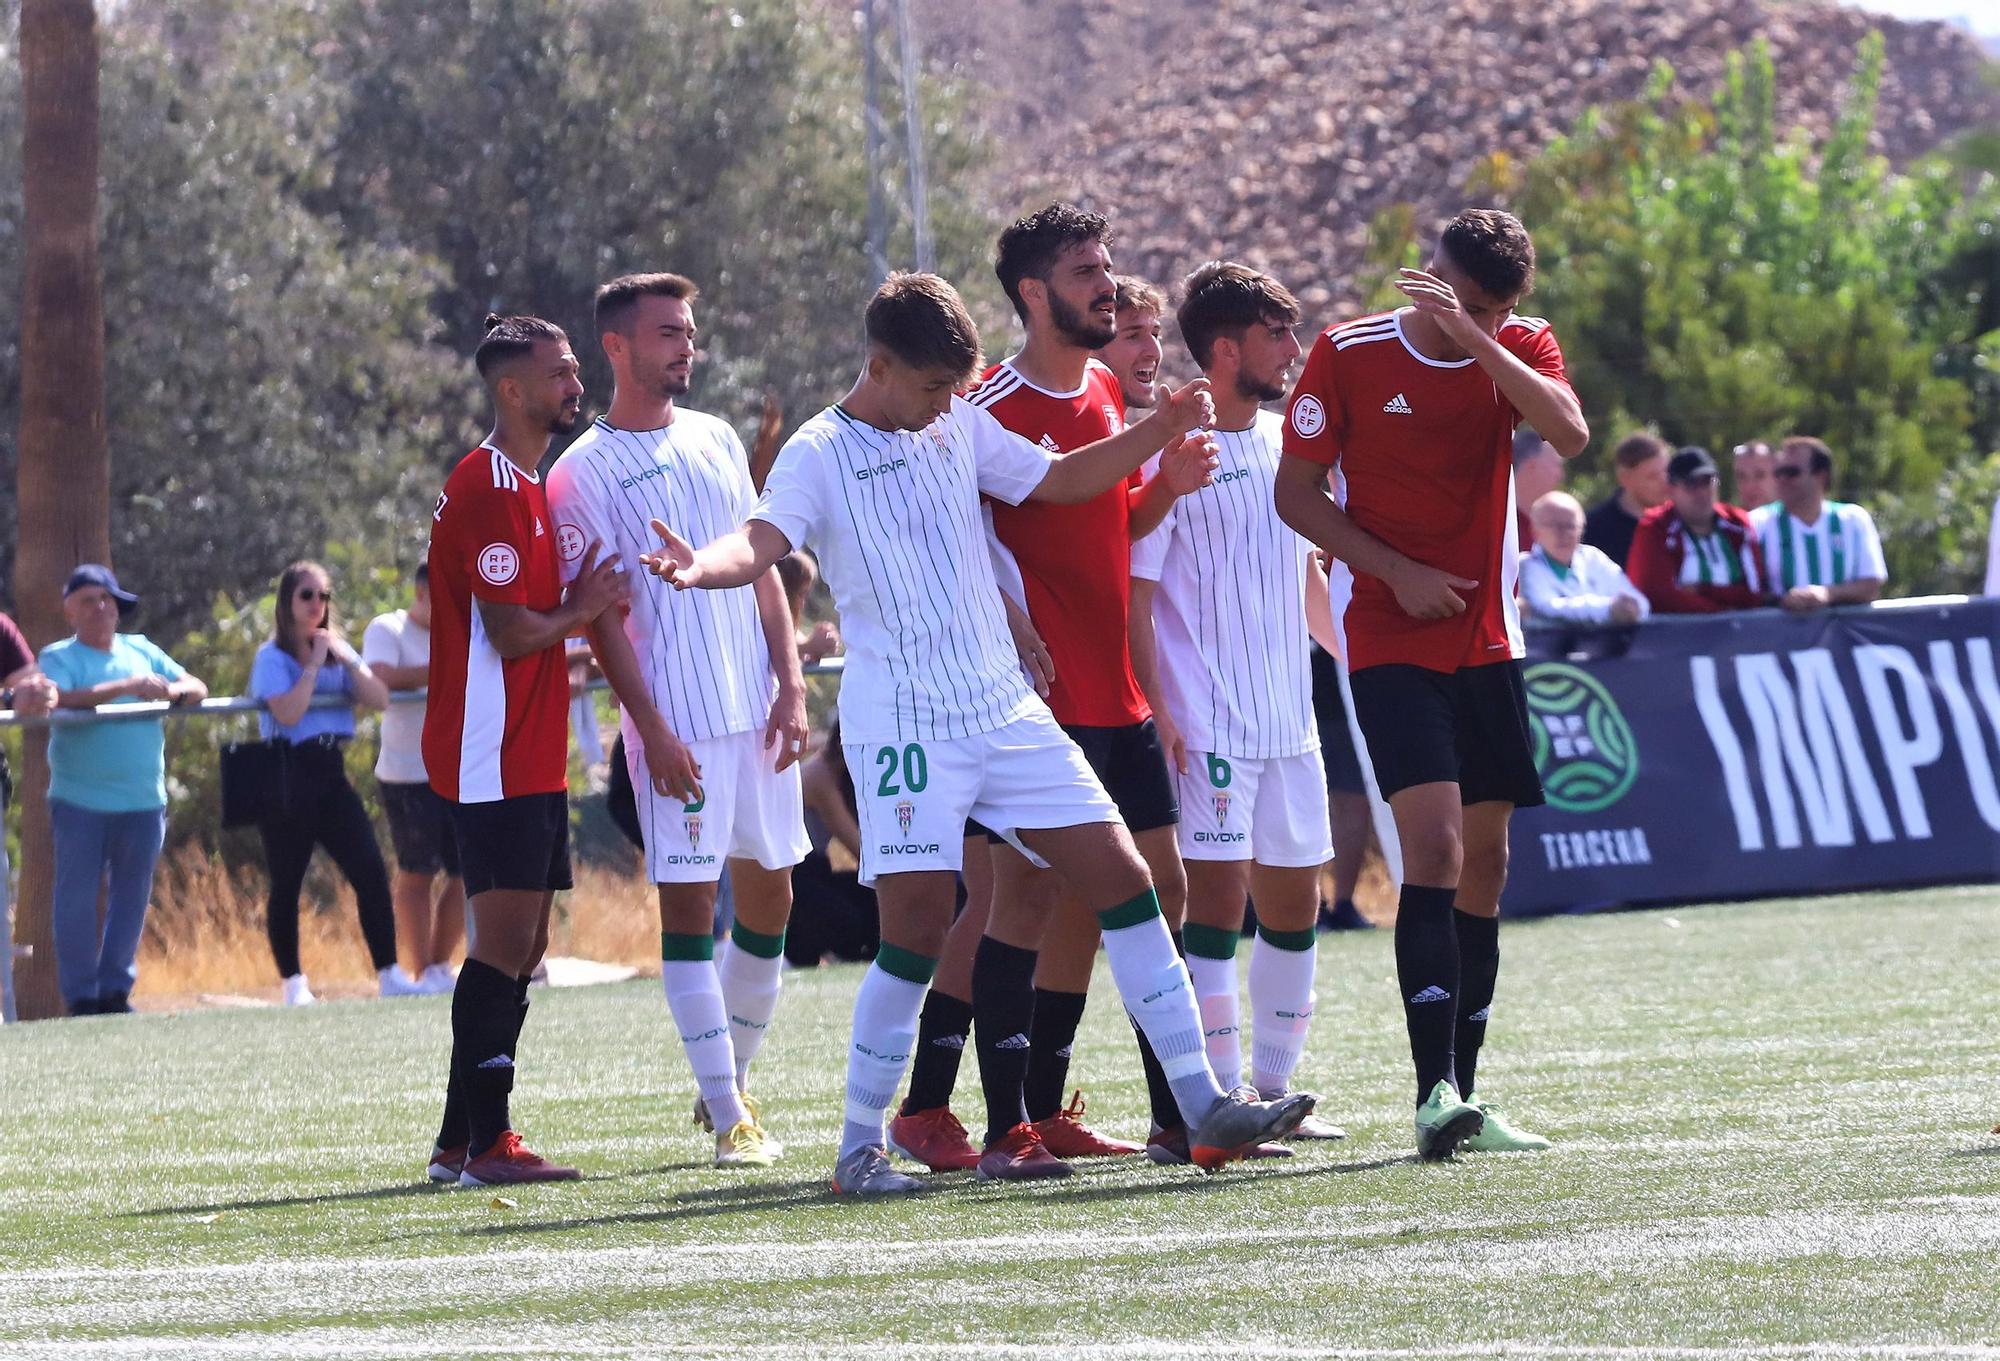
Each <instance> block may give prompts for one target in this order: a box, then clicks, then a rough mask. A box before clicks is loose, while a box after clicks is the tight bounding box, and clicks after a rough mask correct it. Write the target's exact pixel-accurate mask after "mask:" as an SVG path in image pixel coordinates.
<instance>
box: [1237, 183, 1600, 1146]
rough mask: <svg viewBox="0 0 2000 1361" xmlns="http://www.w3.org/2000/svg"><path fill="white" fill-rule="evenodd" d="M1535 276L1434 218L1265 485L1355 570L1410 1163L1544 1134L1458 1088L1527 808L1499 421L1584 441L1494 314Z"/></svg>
mask: <svg viewBox="0 0 2000 1361" xmlns="http://www.w3.org/2000/svg"><path fill="white" fill-rule="evenodd" d="M1534 277H1535V248H1534V243H1533V242H1532V241H1530V240H1529V238H1528V233H1527V231H1526V230H1525V229H1524V228H1523V227H1522V226H1521V224H1520V222H1519V221H1517V220H1516V219H1515V218H1513V217H1512V216H1510V215H1509V214H1506V213H1501V212H1494V211H1491V210H1485V209H1476V210H1472V211H1468V212H1464V213H1460V214H1459V215H1458V216H1457V217H1455V218H1453V219H1452V220H1451V222H1450V223H1449V224H1448V225H1447V226H1446V227H1445V230H1444V234H1443V236H1442V238H1441V239H1440V240H1439V243H1438V248H1437V252H1436V254H1435V255H1433V256H1432V258H1431V264H1430V268H1429V269H1428V270H1415V269H1406V270H1404V271H1402V278H1401V279H1400V281H1399V282H1398V287H1400V288H1401V289H1402V290H1403V292H1404V293H1405V294H1407V295H1408V296H1409V298H1410V301H1411V304H1412V305H1411V306H1408V307H1404V308H1400V309H1398V310H1396V311H1394V312H1387V313H1382V314H1379V315H1376V316H1371V317H1364V318H1362V319H1360V320H1358V321H1353V322H1349V323H1347V324H1345V325H1342V326H1336V327H1334V328H1332V329H1331V330H1329V331H1327V332H1326V333H1325V334H1323V335H1321V336H1320V337H1319V339H1318V340H1316V341H1315V342H1314V343H1313V349H1312V354H1311V356H1310V357H1309V358H1308V359H1307V361H1306V365H1305V369H1304V372H1303V373H1301V375H1300V377H1299V381H1298V386H1297V387H1296V388H1295V389H1294V391H1293V394H1292V400H1291V405H1290V408H1289V412H1288V415H1287V418H1286V431H1285V457H1284V462H1283V463H1282V464H1281V465H1280V466H1279V469H1278V480H1277V487H1276V492H1275V499H1276V504H1277V508H1278V513H1279V514H1280V515H1281V516H1283V517H1284V520H1285V522H1286V523H1287V524H1289V525H1291V526H1292V527H1293V528H1294V529H1296V530H1298V531H1299V533H1301V534H1303V535H1304V536H1306V537H1307V538H1309V539H1311V540H1312V541H1313V542H1314V543H1316V544H1318V545H1319V546H1320V547H1321V548H1323V549H1325V550H1326V551H1327V552H1328V553H1329V554H1330V555H1332V556H1333V557H1335V558H1338V559H1340V560H1341V561H1343V562H1345V563H1347V564H1348V565H1349V566H1351V567H1352V568H1353V569H1354V573H1355V580H1354V596H1353V600H1352V601H1351V603H1350V604H1349V605H1348V607H1347V611H1346V616H1345V626H1346V637H1347V642H1348V645H1349V648H1350V658H1349V661H1350V664H1351V672H1350V681H1351V683H1352V687H1353V693H1354V709H1355V716H1356V718H1357V719H1358V720H1359V722H1360V724H1361V730H1362V733H1363V735H1364V736H1365V737H1366V739H1367V746H1368V753H1369V757H1370V759H1371V760H1372V761H1373V762H1374V764H1375V775H1376V779H1377V781H1378V782H1379V784H1380V785H1381V789H1382V794H1383V797H1385V798H1386V799H1387V800H1388V801H1389V807H1390V810H1391V811H1392V812H1393V814H1394V815H1395V819H1396V832H1397V835H1398V836H1399V837H1400V839H1401V841H1402V851H1403V885H1402V893H1401V899H1400V905H1399V907H1398V910H1397V916H1396V942H1395V944H1396V974H1397V978H1398V981H1399V985H1400V990H1401V992H1402V996H1403V1016H1404V1023H1405V1025H1406V1027H1407V1029H1408V1032H1409V1039H1410V1054H1411V1058H1412V1059H1413V1061H1414V1064H1415V1067H1416V1074H1417V1114H1416V1138H1417V1152H1418V1154H1419V1155H1420V1156H1422V1157H1425V1158H1444V1157H1449V1156H1450V1155H1451V1153H1452V1152H1453V1151H1454V1150H1455V1149H1456V1148H1457V1147H1458V1146H1459V1145H1460V1144H1461V1143H1464V1144H1466V1146H1467V1147H1470V1148H1474V1149H1525V1148H1535V1147H1546V1146H1547V1141H1545V1140H1542V1139H1540V1138H1538V1137H1536V1136H1532V1135H1524V1134H1522V1133H1520V1132H1519V1131H1516V1130H1514V1129H1513V1128H1512V1127H1511V1126H1509V1125H1508V1124H1507V1122H1505V1121H1504V1120H1502V1119H1501V1118H1500V1117H1499V1115H1498V1113H1497V1112H1496V1111H1495V1110H1494V1108H1493V1106H1492V1105H1491V1104H1490V1103H1487V1102H1483V1101H1475V1100H1474V1099H1473V1079H1474V1076H1475V1071H1474V1069H1475V1064H1476V1063H1477V1060H1478V1057H1479V1050H1480V1046H1481V1045H1482V1044H1483V1043H1484V1041H1485V1036H1486V1025H1487V1018H1488V1015H1489V1012H1490V1008H1491V1004H1492V999H1493V987H1494V979H1495V977H1496V975H1497V973H1498V971H1499V964H1500V941H1499V927H1500V922H1499V911H1500V890H1501V887H1502V885H1503V884H1504V883H1505V881H1506V877H1507V825H1508V821H1509V819H1510V818H1511V817H1512V816H1513V812H1514V809H1515V808H1516V807H1523V806H1531V805H1535V804H1539V803H1541V802H1542V786H1541V780H1540V778H1539V777H1538V776H1537V774H1536V772H1535V761H1534V754H1533V749H1532V746H1531V742H1530V738H1529V728H1528V721H1529V720H1528V706H1527V692H1526V689H1525V687H1524V685H1523V681H1522V676H1521V662H1520V658H1521V656H1522V655H1523V648H1522V641H1521V626H1520V617H1519V613H1518V610H1517V608H1516V605H1515V601H1514V581H1515V576H1516V574H1517V571H1518V566H1519V544H1518V542H1517V541H1516V538H1515V523H1514V494H1513V486H1512V481H1513V469H1512V458H1511V454H1512V446H1513V437H1514V431H1515V429H1516V428H1517V427H1518V426H1520V425H1521V424H1523V423H1526V424H1528V425H1532V426H1533V427H1534V428H1535V429H1536V430H1537V431H1539V432H1540V433H1541V435H1542V437H1543V438H1544V439H1546V440H1547V441H1548V442H1549V443H1550V444H1552V445H1554V446H1555V449H1556V452H1558V453H1560V454H1561V455H1562V456H1563V457H1565V458H1573V457H1575V456H1576V455H1577V454H1579V453H1581V452H1582V451H1583V447H1584V445H1585V444H1586V443H1588V441H1589V438H1590V432H1589V429H1588V427H1586V426H1585V424H1584V420H1583V411H1582V408H1581V406H1580V405H1579V404H1578V402H1577V399H1576V394H1575V393H1574V392H1573V391H1571V389H1570V385H1569V380H1568V378H1567V377H1566V376H1565V374H1564V370H1563V358H1562V349H1561V347H1560V346H1558V345H1557V344H1556V340H1555V336H1554V334H1553V333H1552V332H1551V330H1550V328H1549V324H1548V323H1547V322H1546V321H1542V320H1540V319H1539V318H1535V317H1518V316H1515V315H1514V307H1515V305H1516V304H1517V303H1518V302H1519V301H1520V300H1521V299H1522V298H1523V297H1525V296H1526V295H1527V293H1528V290H1529V289H1530V287H1531V286H1532V285H1533V283H1534ZM1329 470H1331V473H1332V477H1333V495H1332V496H1329V495H1328V494H1327V490H1326V488H1325V486H1324V485H1323V480H1324V479H1325V478H1326V477H1327V475H1328V472H1329Z"/></svg>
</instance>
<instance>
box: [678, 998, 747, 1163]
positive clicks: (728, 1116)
mask: <svg viewBox="0 0 2000 1361" xmlns="http://www.w3.org/2000/svg"><path fill="white" fill-rule="evenodd" d="M660 980H661V982H662V983H663V984H664V985H665V987H666V992H667V1008H668V1010H670V1011H672V1012H673V1014H674V1028H675V1029H676V1030H678V1031H680V1036H681V1048H682V1049H684V1050H686V1051H687V1057H688V1066H689V1067H690V1068H693V1069H694V1082H695V1086H696V1087H697V1088H699V1089H700V1091H701V1099H702V1101H703V1102H705V1103H706V1104H707V1106H708V1118H709V1119H710V1120H711V1121H712V1122H714V1124H715V1128H716V1130H717V1132H718V1133H719V1132H722V1131H725V1130H730V1129H734V1128H735V1127H736V1126H737V1125H738V1124H739V1123H740V1122H742V1121H743V1120H744V1119H745V1118H746V1115H747V1112H745V1111H744V1109H743V1103H742V1101H740V1100H739V1099H738V1098H737V1095H736V1056H735V1053H734V1052H733V1050H732V1049H731V1046H730V1043H729V1012H728V1009H727V1008H725V1007H724V1006H723V1005H722V984H721V982H720V981H719V980H718V979H717V978H716V976H715V961H714V960H710V959H665V960H661V961H660Z"/></svg>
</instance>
